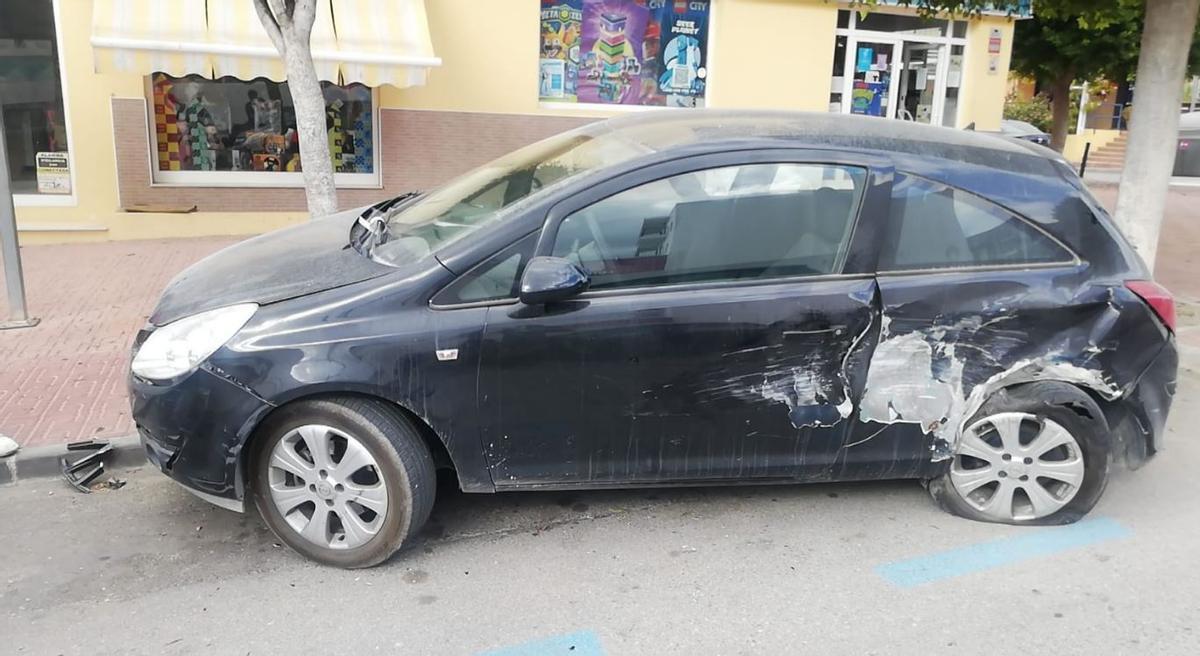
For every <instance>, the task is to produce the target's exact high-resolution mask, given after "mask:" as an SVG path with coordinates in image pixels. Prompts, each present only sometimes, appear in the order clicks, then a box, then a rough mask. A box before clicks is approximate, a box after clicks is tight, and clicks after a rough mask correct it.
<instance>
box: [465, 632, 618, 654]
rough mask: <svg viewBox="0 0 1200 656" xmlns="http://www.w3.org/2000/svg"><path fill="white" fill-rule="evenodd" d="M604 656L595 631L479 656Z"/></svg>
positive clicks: (530, 643) (549, 639) (548, 639)
mask: <svg viewBox="0 0 1200 656" xmlns="http://www.w3.org/2000/svg"><path fill="white" fill-rule="evenodd" d="M559 654H562V655H563V656H604V649H602V648H601V647H600V637H599V636H597V635H596V634H595V632H593V631H579V632H578V633H569V634H567V635H560V636H553V637H551V638H545V639H542V640H535V641H533V642H527V643H525V644H523V645H517V646H516V647H505V648H503V649H497V650H495V651H488V652H484V653H482V654H480V655H479V656H559Z"/></svg>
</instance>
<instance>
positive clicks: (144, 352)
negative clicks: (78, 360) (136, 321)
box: [132, 303, 258, 380]
mask: <svg viewBox="0 0 1200 656" xmlns="http://www.w3.org/2000/svg"><path fill="white" fill-rule="evenodd" d="M256 310H258V306H257V305H255V304H254V303H242V304H241V305H230V306H229V307H223V308H218V309H216V310H209V311H207V312H201V313H200V314H193V315H192V316H190V317H185V318H183V319H180V320H178V321H174V322H171V323H169V324H167V325H165V326H162V327H161V328H158V329H156V330H155V331H154V332H152V333H150V337H148V338H147V339H146V342H145V343H144V344H142V348H140V349H138V352H137V355H136V356H135V357H134V358H133V366H132V368H133V373H135V374H137V375H138V376H140V377H142V378H145V379H148V380H168V379H171V378H176V377H178V376H182V375H183V374H186V373H187V372H189V371H191V370H193V369H195V368H196V367H197V366H199V365H200V363H201V362H204V360H205V358H207V357H208V356H210V355H212V354H213V352H215V351H216V350H217V349H219V348H221V346H222V345H224V344H225V342H228V341H229V340H230V338H232V337H233V336H234V335H235V334H237V331H239V330H241V329H242V326H244V325H246V322H247V321H249V320H250V317H252V316H254V312H255V311H256Z"/></svg>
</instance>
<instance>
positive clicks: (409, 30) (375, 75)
mask: <svg viewBox="0 0 1200 656" xmlns="http://www.w3.org/2000/svg"><path fill="white" fill-rule="evenodd" d="M310 45H311V48H312V55H313V63H314V65H315V66H316V69H317V76H318V77H319V78H320V79H322V80H326V81H329V82H338V83H344V84H349V83H352V82H361V83H363V84H366V85H367V86H372V87H374V86H382V85H385V84H387V85H392V86H395V87H409V86H416V85H420V84H424V83H425V81H426V79H427V76H428V73H429V69H430V68H432V67H434V66H440V65H441V63H442V60H441V59H439V58H437V57H435V56H434V54H433V42H432V41H431V40H430V37H429V22H428V19H427V18H426V15H425V1H424V0H318V1H317V17H316V22H315V23H314V24H313V30H312V36H311V39H310ZM92 52H93V55H94V59H95V65H96V71H97V72H98V73H136V74H138V75H149V74H151V73H154V72H158V71H161V72H164V73H168V74H170V75H173V76H183V75H188V74H198V75H203V76H205V77H224V76H227V75H228V76H233V77H236V78H239V79H243V80H251V79H254V78H258V77H265V78H268V79H271V80H276V81H282V80H284V79H285V78H286V77H287V74H286V72H285V70H284V65H283V60H282V58H281V57H280V56H279V54H278V52H276V50H275V46H274V45H273V44H272V43H271V40H270V38H269V37H268V36H267V33H266V30H264V29H263V26H262V23H260V22H259V19H258V14H257V12H256V11H255V10H254V5H253V3H252V2H251V1H250V0H170V1H169V2H166V1H164V0H95V3H94V5H93V11H92Z"/></svg>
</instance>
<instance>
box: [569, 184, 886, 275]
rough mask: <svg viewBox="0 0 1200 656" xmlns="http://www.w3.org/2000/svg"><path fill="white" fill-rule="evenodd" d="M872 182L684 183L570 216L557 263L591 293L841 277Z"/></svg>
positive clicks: (632, 192)
mask: <svg viewBox="0 0 1200 656" xmlns="http://www.w3.org/2000/svg"><path fill="white" fill-rule="evenodd" d="M865 179H866V171H865V170H864V169H861V168H854V167H847V166H832V165H821V164H750V165H743V166H732V167H723V168H716V169H707V170H702V171H695V172H691V173H685V174H682V175H677V176H674V177H670V178H665V179H662V180H657V181H655V182H650V183H647V184H644V185H641V186H638V187H633V188H630V189H628V190H626V191H623V192H621V193H619V194H616V195H614V196H610V197H609V198H606V199H604V200H602V201H600V202H598V203H595V204H594V205H591V206H588V207H585V208H583V209H581V210H579V211H577V212H575V213H573V214H570V215H568V216H567V217H566V218H565V219H563V221H562V223H561V224H560V225H559V228H558V232H557V234H556V235H555V239H554V251H553V253H554V255H556V256H559V257H565V258H567V259H570V260H572V261H574V262H575V263H576V264H578V265H580V266H581V267H583V268H584V269H585V270H587V272H588V273H589V274H590V275H591V278H592V285H591V286H592V289H611V288H620V287H641V286H650V285H666V284H675V283H688V282H704V281H721V280H745V279H762V278H777V277H784V276H811V275H823V274H830V273H836V272H837V268H838V267H839V266H840V263H841V260H842V258H843V256H844V255H845V253H846V248H847V244H848V243H849V241H850V232H851V228H852V227H853V224H854V217H855V215H856V213H857V211H856V210H857V208H858V204H859V199H860V198H861V196H862V190H863V186H864V181H865Z"/></svg>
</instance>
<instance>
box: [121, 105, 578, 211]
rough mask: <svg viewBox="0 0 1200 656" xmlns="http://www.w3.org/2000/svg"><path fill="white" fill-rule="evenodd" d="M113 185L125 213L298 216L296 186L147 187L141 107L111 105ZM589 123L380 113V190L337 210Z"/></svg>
mask: <svg viewBox="0 0 1200 656" xmlns="http://www.w3.org/2000/svg"><path fill="white" fill-rule="evenodd" d="M112 117H113V133H114V135H115V137H116V151H117V152H116V156H117V178H118V185H119V187H120V192H121V204H122V206H123V207H130V206H133V205H171V206H185V207H186V206H190V205H195V206H196V207H197V209H198V210H199V211H201V212H224V211H237V212H255V211H262V212H270V211H302V210H304V209H305V202H304V190H303V189H301V188H299V187H291V188H282V187H281V188H269V187H268V188H264V187H236V188H231V187H154V186H151V178H150V167H151V166H152V165H153V164H154V163H153V162H152V161H151V159H150V155H151V153H150V150H149V148H150V136H149V134H150V133H149V131H148V128H147V116H146V104H145V102H144V101H143V100H141V99H139V98H113V99H112ZM592 120H594V119H588V118H568V117H554V116H532V115H518V114H484V113H475V112H431V111H413V110H404V109H383V110H380V127H379V129H380V146H381V148H380V152H379V155H378V157H379V161H378V164H379V165H380V166H381V167H382V171H383V180H382V181H383V189H339V190H338V201H339V203H340V204H341V205H342V207H345V208H350V207H358V206H360V205H366V204H369V203H373V202H375V201H378V200H380V199H383V198H387V197H390V196H395V195H397V194H400V193H403V192H405V191H408V190H411V189H429V188H431V187H433V186H435V185H437V184H439V183H441V182H444V181H445V180H447V179H449V178H451V177H453V176H455V175H458V174H460V173H463V172H465V171H467V170H469V169H471V168H473V167H475V166H478V165H480V164H483V163H485V162H488V161H490V160H492V159H495V158H496V157H499V156H501V155H503V154H505V153H507V152H509V151H511V150H514V149H516V148H519V147H521V146H524V145H527V144H530V143H533V142H534V141H537V140H539V139H543V138H545V137H548V136H550V135H553V134H557V133H559V132H562V131H564V130H569V129H571V128H574V127H577V126H580V125H583V124H584V123H587V122H589V121H592Z"/></svg>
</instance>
